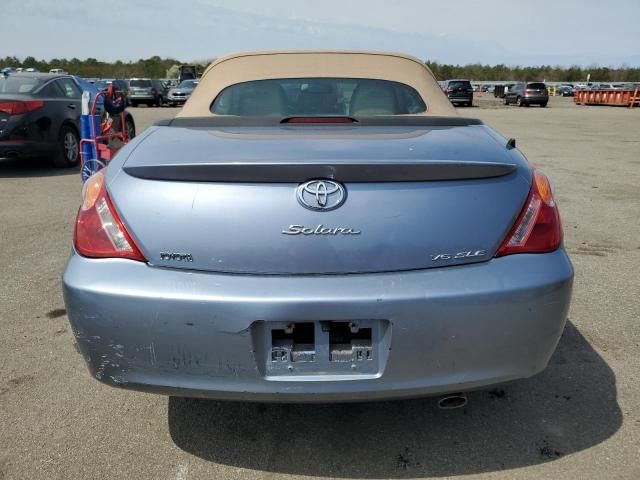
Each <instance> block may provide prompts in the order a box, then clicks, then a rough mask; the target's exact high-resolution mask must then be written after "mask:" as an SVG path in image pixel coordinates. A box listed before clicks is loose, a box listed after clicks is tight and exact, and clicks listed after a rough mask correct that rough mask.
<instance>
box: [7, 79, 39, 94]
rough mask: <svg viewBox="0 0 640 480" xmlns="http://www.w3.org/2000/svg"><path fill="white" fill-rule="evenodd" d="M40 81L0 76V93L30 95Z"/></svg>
mask: <svg viewBox="0 0 640 480" xmlns="http://www.w3.org/2000/svg"><path fill="white" fill-rule="evenodd" d="M39 86H40V81H39V80H38V79H35V78H30V77H16V76H11V75H9V76H8V77H4V76H0V93H31V92H32V91H34V90H35V89H36V88H37V87H39Z"/></svg>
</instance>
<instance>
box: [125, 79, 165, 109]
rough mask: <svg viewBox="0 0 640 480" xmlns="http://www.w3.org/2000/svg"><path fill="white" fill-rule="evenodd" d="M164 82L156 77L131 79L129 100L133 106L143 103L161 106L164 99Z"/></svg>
mask: <svg viewBox="0 0 640 480" xmlns="http://www.w3.org/2000/svg"><path fill="white" fill-rule="evenodd" d="M163 95H164V84H163V83H162V80H158V79H155V78H132V79H131V80H129V101H130V102H131V106H132V107H137V106H138V105H139V104H141V103H145V104H147V105H148V106H152V105H155V106H156V107H159V106H161V105H162V104H163V103H164V101H165V98H164V96H163Z"/></svg>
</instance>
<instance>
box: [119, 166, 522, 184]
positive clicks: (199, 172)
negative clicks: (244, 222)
mask: <svg viewBox="0 0 640 480" xmlns="http://www.w3.org/2000/svg"><path fill="white" fill-rule="evenodd" d="M516 168H517V166H516V165H512V164H508V163H487V162H477V163H476V162H451V161H447V162H438V161H426V162H411V163H399V162H393V163H358V162H355V163H342V162H333V163H274V162H260V163H251V162H246V163H236V162H234V163H204V164H203V163H198V164H189V163H180V164H169V165H167V164H163V165H142V166H130V167H127V166H125V167H124V168H123V170H124V171H125V172H126V173H127V174H129V175H131V176H133V177H137V178H143V179H148V180H174V181H183V182H241V183H295V182H304V181H306V180H309V179H313V178H328V179H332V180H337V181H340V182H422V181H430V180H466V179H474V178H491V177H501V176H503V175H507V174H509V173H511V172H513V171H514V170H515V169H516Z"/></svg>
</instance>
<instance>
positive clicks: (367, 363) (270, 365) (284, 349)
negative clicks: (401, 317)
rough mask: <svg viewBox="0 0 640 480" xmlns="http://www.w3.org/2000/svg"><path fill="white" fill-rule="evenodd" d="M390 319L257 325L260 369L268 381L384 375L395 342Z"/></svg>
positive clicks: (255, 340)
mask: <svg viewBox="0 0 640 480" xmlns="http://www.w3.org/2000/svg"><path fill="white" fill-rule="evenodd" d="M389 325H390V324H389V322H388V321H387V320H376V319H358V320H344V321H342V320H339V321H324V320H321V321H304V320H302V321H291V322H255V323H254V324H253V325H252V337H253V343H254V352H255V354H256V361H257V364H258V369H259V370H260V371H261V373H262V374H263V375H264V376H265V378H266V379H267V380H283V379H287V378H291V377H296V379H306V380H323V379H331V378H334V377H342V376H347V377H349V378H352V379H356V378H358V377H360V378H372V377H374V378H375V377H378V376H380V375H381V374H382V371H383V369H384V365H385V364H386V361H387V356H388V351H389V347H390V344H391V332H390V328H389Z"/></svg>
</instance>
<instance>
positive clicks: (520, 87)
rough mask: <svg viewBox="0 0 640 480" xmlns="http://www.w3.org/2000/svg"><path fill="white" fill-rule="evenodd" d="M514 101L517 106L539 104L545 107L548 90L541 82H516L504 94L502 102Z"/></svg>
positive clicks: (547, 99) (507, 103)
mask: <svg viewBox="0 0 640 480" xmlns="http://www.w3.org/2000/svg"><path fill="white" fill-rule="evenodd" d="M512 103H515V104H516V105H518V106H519V107H522V106H525V107H528V106H529V105H540V106H541V107H546V106H547V103H549V92H548V91H547V86H546V85H545V84H544V83H543V82H530V83H516V84H515V85H514V86H513V87H512V88H510V89H509V91H508V92H507V93H505V96H504V104H505V105H509V104H512Z"/></svg>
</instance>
